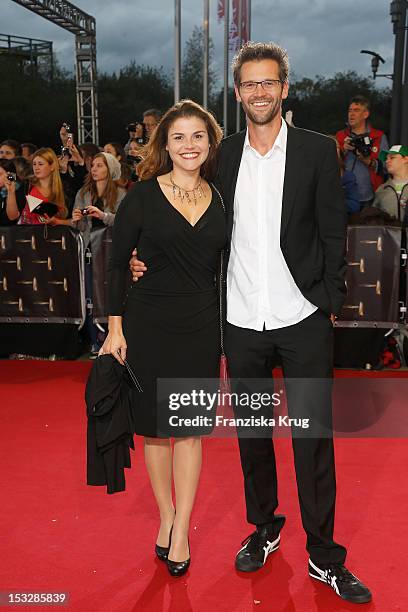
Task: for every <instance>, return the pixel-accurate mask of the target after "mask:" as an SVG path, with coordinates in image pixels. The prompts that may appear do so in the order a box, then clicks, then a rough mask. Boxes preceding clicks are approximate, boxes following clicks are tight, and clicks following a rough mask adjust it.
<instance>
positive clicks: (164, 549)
mask: <svg viewBox="0 0 408 612" xmlns="http://www.w3.org/2000/svg"><path fill="white" fill-rule="evenodd" d="M172 532H173V525H172V526H171V529H170V533H169V545H168V546H159V545H158V544H156V546H155V548H154V550H155V553H156V556H157V558H158V559H160V561H167V555H168V554H169V550H170V546H171V534H172Z"/></svg>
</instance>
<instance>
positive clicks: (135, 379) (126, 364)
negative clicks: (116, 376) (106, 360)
mask: <svg viewBox="0 0 408 612" xmlns="http://www.w3.org/2000/svg"><path fill="white" fill-rule="evenodd" d="M117 353H118V355H119V358H120V360H121V362H122V363H123V365H124V366H125V368H126V370H127V371H128V374H129V378H130V380H131V381H132V383H133V384H134V385H135V387H136V389H137V390H138V391H139V392H142V391H143V389H142V387H141V385H140V383H139V381H138V379H137V378H136V374H135V373H134V371H133V370H132V368H131V367H130V364H129V362H128V361H127V359H123V358H122V356H121V354H120V352H119V350H118V352H117Z"/></svg>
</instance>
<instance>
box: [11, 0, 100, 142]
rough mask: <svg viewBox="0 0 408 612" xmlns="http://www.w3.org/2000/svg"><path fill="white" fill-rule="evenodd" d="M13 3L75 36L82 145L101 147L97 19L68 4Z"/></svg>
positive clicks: (51, 0)
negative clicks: (97, 89) (99, 145)
mask: <svg viewBox="0 0 408 612" xmlns="http://www.w3.org/2000/svg"><path fill="white" fill-rule="evenodd" d="M13 2H15V3H16V4H20V5H21V6H23V7H25V8H27V9H29V10H30V11H32V12H33V13H36V14H37V15H40V16H41V17H44V18H45V19H48V21H51V22H52V23H55V24H56V25H59V26H61V27H62V28H64V29H65V30H68V31H69V32H71V33H72V34H75V52H76V97H77V113H78V142H94V143H95V144H99V135H98V102H97V91H96V85H97V73H96V23H95V18H94V17H92V16H91V15H88V14H87V13H85V12H84V11H82V10H81V9H79V8H78V7H76V6H75V5H74V4H71V2H67V0H13Z"/></svg>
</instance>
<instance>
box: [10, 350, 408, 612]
mask: <svg viewBox="0 0 408 612" xmlns="http://www.w3.org/2000/svg"><path fill="white" fill-rule="evenodd" d="M88 368H89V364H88V363H86V362H56V363H48V362H30V361H25V362H12V361H11V362H7V361H4V362H1V363H0V375H1V380H2V390H1V396H0V397H1V411H0V419H1V422H0V426H1V446H0V460H1V475H2V484H1V491H2V501H1V504H0V521H1V522H0V524H1V528H0V529H1V541H0V551H1V552H0V591H5V590H21V591H30V590H31V591H33V590H36V591H53V592H61V591H68V592H70V601H69V604H68V606H67V608H66V609H68V610H72V611H75V612H92V611H95V612H136V611H137V612H138V611H146V612H150V611H151V612H160V611H161V610H163V611H171V612H188V611H194V612H207V611H208V610H217V612H224V611H225V612H248V611H252V610H259V611H261V610H268V611H269V610H273V611H274V612H309V611H310V612H314V611H319V612H343V611H348V610H356V609H359V608H358V606H356V605H354V606H353V605H350V604H346V603H343V602H342V600H340V599H339V598H338V597H337V596H336V595H334V593H332V592H331V591H330V590H329V589H328V588H327V587H325V586H324V585H321V584H318V583H315V582H312V581H311V579H309V577H308V576H307V574H306V561H307V555H306V551H305V548H304V533H303V531H302V528H301V523H300V518H299V511H298V503H297V496H296V490H295V481H294V473H293V464H292V454H291V447H290V442H289V441H288V440H285V439H280V440H277V443H276V447H277V458H278V468H279V482H280V511H281V512H283V513H284V514H286V516H287V523H286V526H285V528H284V530H283V532H282V546H281V549H280V550H279V551H278V552H277V553H275V554H274V555H272V557H271V558H270V559H269V560H268V563H267V565H266V566H265V567H264V568H263V569H262V570H261V571H259V572H257V573H256V574H253V575H241V574H238V573H237V572H235V570H234V567H233V560H234V555H235V553H236V551H237V549H238V547H239V543H240V540H242V539H244V537H245V536H246V535H247V534H249V533H250V532H251V531H252V529H251V527H250V526H248V525H247V523H246V522H245V518H244V517H245V511H244V499H243V488H242V479H241V472H240V465H239V458H238V452H237V446H236V442H235V440H216V439H211V440H206V441H205V442H204V466H203V474H202V479H201V484H200V489H199V495H198V499H197V503H196V507H195V511H194V516H193V521H192V533H191V551H192V564H191V568H190V571H189V573H188V574H187V575H186V576H185V577H184V578H182V579H172V578H171V577H170V576H169V575H168V573H167V570H166V568H165V566H164V565H163V564H161V563H160V562H158V561H156V560H155V559H154V557H153V546H154V541H155V535H156V530H157V525H158V519H157V516H156V511H155V507H154V503H153V498H152V494H151V492H150V487H149V483H148V480H147V477H146V473H145V469H144V465H143V458H142V449H141V444H140V440H138V441H137V448H136V452H135V453H133V455H132V459H133V468H132V470H131V471H130V472H128V475H127V491H126V492H125V493H119V494H117V495H114V496H107V495H106V493H105V492H104V489H103V488H91V487H87V486H86V485H85V444H84V443H85V427H86V422H85V416H84V414H85V410H84V404H83V400H82V397H83V386H84V381H85V378H86V374H87V371H88ZM386 374H387V375H389V373H388V372H387V373H386ZM341 375H342V376H343V375H344V373H342V374H341ZM336 456H337V479H338V489H339V492H338V504H337V529H336V539H337V540H338V541H339V542H341V543H343V544H345V545H346V546H347V547H348V548H349V555H348V559H347V565H348V567H349V568H350V569H351V570H352V571H355V573H357V575H358V576H359V577H361V579H363V581H364V582H366V583H367V585H369V586H370V587H371V589H372V591H373V596H374V600H373V602H372V603H371V604H364V605H363V606H360V609H364V610H370V612H371V611H374V610H375V611H378V612H391V611H393V610H401V611H406V610H408V590H407V586H406V583H407V580H406V569H405V566H406V550H407V543H408V523H407V519H406V517H407V516H408V494H407V490H406V482H407V465H408V445H407V443H406V440H405V439H394V440H387V439H364V440H363V439H353V440H351V439H338V440H336ZM19 609H22V610H29V609H33V608H32V607H30V608H29V607H21V608H19ZM34 609H37V610H49V609H50V608H49V607H44V606H41V607H36V608H34Z"/></svg>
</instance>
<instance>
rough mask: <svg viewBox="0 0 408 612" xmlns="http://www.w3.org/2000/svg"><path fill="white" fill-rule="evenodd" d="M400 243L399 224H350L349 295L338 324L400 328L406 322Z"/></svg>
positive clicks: (348, 253) (348, 248)
mask: <svg viewBox="0 0 408 612" xmlns="http://www.w3.org/2000/svg"><path fill="white" fill-rule="evenodd" d="M401 244H402V231H401V228H398V227H384V226H374V227H373V226H365V225H362V226H351V227H349V228H348V230H347V262H348V270H347V275H346V283H347V299H346V303H345V304H344V306H343V309H342V314H341V317H340V318H339V320H338V321H336V326H338V327H384V328H398V327H400V326H401V325H403V324H404V322H405V313H404V312H401V310H400V309H401V307H402V305H401V302H400V287H401V269H402V268H401V265H402V263H401V256H402V252H401ZM404 300H405V298H404Z"/></svg>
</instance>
